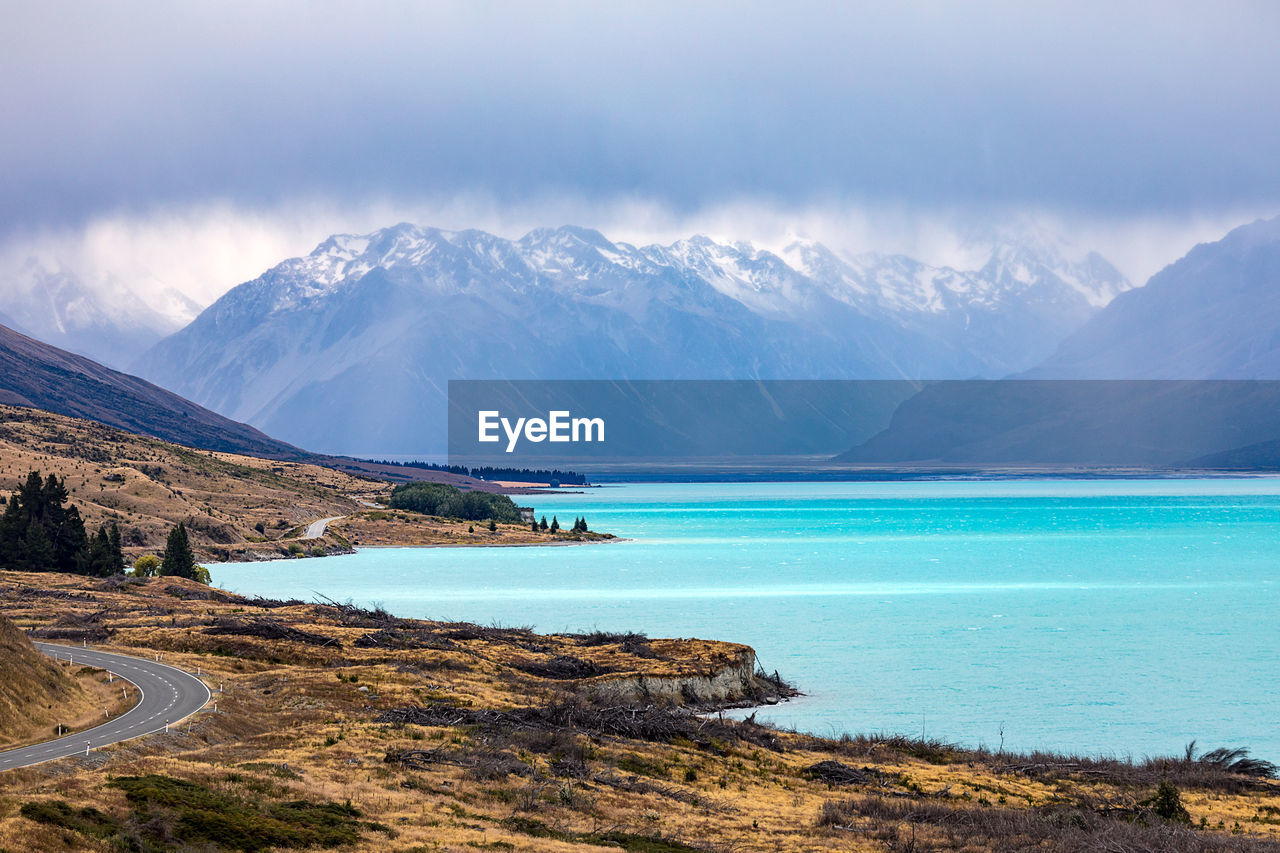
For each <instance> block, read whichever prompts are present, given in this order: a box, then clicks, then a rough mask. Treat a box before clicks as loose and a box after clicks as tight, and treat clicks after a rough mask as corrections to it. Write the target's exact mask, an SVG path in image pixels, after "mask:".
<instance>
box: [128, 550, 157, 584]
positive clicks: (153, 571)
mask: <svg viewBox="0 0 1280 853" xmlns="http://www.w3.org/2000/svg"><path fill="white" fill-rule="evenodd" d="M159 573H160V558H159V557H157V556H156V555H155V554H143V555H142V556H141V557H139V558H138V559H136V560H134V561H133V576H134V577H135V578H153V577H155V576H156V575H157V574H159Z"/></svg>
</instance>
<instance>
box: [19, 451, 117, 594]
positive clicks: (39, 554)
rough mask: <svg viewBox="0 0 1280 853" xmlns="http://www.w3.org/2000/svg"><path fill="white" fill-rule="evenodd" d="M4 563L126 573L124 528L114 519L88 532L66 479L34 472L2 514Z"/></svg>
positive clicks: (43, 568) (23, 567) (40, 569)
mask: <svg viewBox="0 0 1280 853" xmlns="http://www.w3.org/2000/svg"><path fill="white" fill-rule="evenodd" d="M0 566H4V567H6V568H9V569H16V570H18V571H25V572H70V573H72V574H78V575H92V576H95V577H107V576H108V575H119V574H123V573H124V552H123V551H122V550H121V547H120V528H119V527H118V526H117V525H116V523H115V522H112V523H111V524H109V525H102V526H101V527H99V528H98V532H97V533H95V534H94V535H93V536H89V535H88V534H87V533H86V532H85V527H84V520H83V519H81V518H80V510H78V509H76V508H75V507H74V506H67V487H66V483H65V482H64V481H61V480H59V479H58V478H57V476H56V475H54V474H50V475H49V476H48V477H47V478H46V477H42V476H41V475H40V473H39V472H37V471H32V472H31V473H30V474H28V475H27V479H26V481H25V482H24V483H23V484H22V485H21V486H20V487H19V488H18V491H16V492H14V493H13V494H12V495H10V496H9V502H8V503H7V504H6V505H5V509H4V515H3V516H0Z"/></svg>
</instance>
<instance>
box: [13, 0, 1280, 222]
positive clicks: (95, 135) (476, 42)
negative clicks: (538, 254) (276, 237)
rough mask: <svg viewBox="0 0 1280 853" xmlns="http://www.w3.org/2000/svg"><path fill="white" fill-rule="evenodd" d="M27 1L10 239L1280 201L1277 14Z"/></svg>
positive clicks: (1024, 7)
mask: <svg viewBox="0 0 1280 853" xmlns="http://www.w3.org/2000/svg"><path fill="white" fill-rule="evenodd" d="M632 6H633V8H627V9H623V8H622V4H587V3H553V4H545V5H541V6H538V7H535V6H533V5H531V4H498V3H459V4H445V3H441V4H432V5H426V4H410V3H349V4H348V3H303V2H280V3H274V4H268V5H265V6H264V5H260V4H223V3H209V4H162V3H158V2H157V3H140V2H133V3H128V2H125V3H117V4H96V5H94V4H73V3H56V2H55V3H49V4H28V5H27V6H26V7H25V8H21V9H15V10H12V11H13V20H12V21H11V22H10V26H9V27H7V28H6V29H7V33H6V34H5V35H0V73H2V74H3V79H4V81H5V83H4V87H3V89H0V159H3V162H5V163H6V168H5V169H4V170H3V171H0V228H3V229H5V230H12V229H13V228H15V227H18V226H27V227H29V226H31V225H32V224H41V223H74V222H77V221H82V220H84V219H86V218H88V217H90V216H93V215H95V214H99V213H101V212H103V211H108V210H119V209H125V210H130V209H146V208H147V207H149V206H154V205H156V204H163V203H172V202H190V201H199V200H206V199H222V200H227V201H229V202H232V203H235V204H239V205H244V206H249V207H252V206H259V205H269V204H275V203H279V202H281V201H283V200H287V199H289V198H293V197H297V196H300V195H303V196H305V195H322V196H326V197H329V198H335V199H339V200H341V199H344V198H347V199H359V198H364V197H368V196H371V195H402V196H404V197H410V198H411V197H415V196H422V195H437V196H438V195H441V194H446V193H449V192H470V191H478V192H484V193H487V194H489V195H492V196H494V197H496V198H498V199H510V200H512V201H515V200H519V199H527V198H530V197H535V196H537V195H539V194H546V193H556V192H563V193H573V194H576V195H581V196H585V197H601V198H606V197H614V196H618V195H628V194H631V195H643V196H646V197H651V198H654V199H656V200H658V201H660V202H661V203H663V204H665V205H669V206H671V207H672V208H674V209H677V210H679V209H684V210H691V209H695V208H697V207H699V206H705V205H707V204H712V203H716V202H718V201H721V200H724V199H726V198H734V197H755V198H763V199H775V200H777V201H778V202H779V203H782V204H792V205H794V204H800V203H805V202H807V201H813V200H832V199H836V200H840V199H857V200H860V201H862V202H870V203H875V202H876V201H878V200H882V201H892V202H894V203H897V204H906V205H921V206H936V205H959V206H965V205H978V206H981V205H1019V204H1034V205H1037V206H1041V207H1046V206H1047V207H1054V208H1061V209H1067V210H1075V211H1082V212H1095V213H1106V214H1109V215H1115V214H1124V213H1126V212H1127V213H1142V212H1149V211H1157V210H1166V211H1167V210H1203V209H1222V208H1226V207H1238V206H1241V205H1248V204H1259V203H1262V204H1268V203H1275V202H1276V201H1277V200H1280V159H1278V158H1276V157H1274V155H1273V152H1274V151H1276V150H1280V103H1277V100H1278V96H1277V94H1276V90H1275V85H1274V81H1275V80H1277V79H1280V52H1276V51H1275V50H1274V44H1275V43H1276V42H1277V37H1278V36H1280V12H1278V11H1277V9H1278V8H1280V7H1276V6H1275V5H1274V4H1269V3H1237V4H1227V5H1216V6H1215V8H1214V9H1212V10H1211V9H1209V7H1207V6H1204V5H1203V4H1198V5H1193V4H1189V3H1185V4H1179V3H1160V4H1149V3H1135V4H1124V5H1122V6H1120V7H1119V8H1117V7H1116V4H1101V3H1098V4H1089V3H1085V4H1079V3H1070V4H1068V3H1062V4H1053V3H1034V4H1023V3H996V2H988V3H976V4H954V3H919V4H913V5H910V6H891V4H844V5H842V4H830V5H825V4H805V3H798V4H778V5H776V6H770V7H764V6H763V4H758V5H757V4H729V3H702V4H692V5H690V4H676V3H670V4H661V3H659V4H632Z"/></svg>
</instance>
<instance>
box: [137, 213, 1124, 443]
mask: <svg viewBox="0 0 1280 853" xmlns="http://www.w3.org/2000/svg"><path fill="white" fill-rule="evenodd" d="M1129 287H1130V285H1129V283H1128V282H1127V281H1126V280H1125V278H1124V277H1123V276H1122V275H1121V274H1120V273H1119V272H1117V271H1116V269H1115V268H1114V267H1112V266H1111V264H1109V263H1108V262H1107V261H1106V260H1105V259H1103V258H1102V257H1101V256H1099V255H1098V254H1096V253H1091V252H1077V251H1071V250H1069V249H1067V248H1066V247H1064V246H1062V245H1060V244H1056V243H1054V242H1052V241H1038V242H1030V243H1022V244H1001V245H997V246H996V247H995V249H994V250H993V251H992V252H991V254H990V256H989V258H988V259H987V261H986V262H985V263H984V264H983V265H982V266H981V267H979V268H978V269H976V270H968V271H965V270H957V269H952V268H949V267H937V266H930V265H928V264H924V263H921V262H919V261H916V260H913V259H911V258H908V257H904V256H901V255H882V254H869V255H861V256H857V257H852V258H843V257H841V256H838V255H837V254H835V253H834V252H832V251H830V250H828V249H826V248H825V247H824V246H822V245H821V244H818V243H815V242H811V241H801V242H796V243H793V244H792V245H790V246H788V247H786V248H785V249H784V250H782V251H781V252H778V253H774V252H770V251H766V250H762V249H759V248H757V247H755V246H753V245H750V244H746V243H725V242H717V241H715V240H712V239H710V238H707V237H703V236H695V237H692V238H690V239H687V240H681V241H679V242H676V243H673V244H671V245H667V246H659V245H650V246H633V245H630V244H627V243H621V242H612V241H610V240H608V239H607V238H606V237H605V236H604V235H602V234H600V233H599V232H597V231H593V230H590V229H585V228H577V227H572V226H566V227H562V228H555V229H538V230H535V231H532V232H530V233H528V234H526V235H525V236H524V237H522V238H520V239H519V240H508V239H504V238H500V237H496V236H494V235H492V234H487V233H485V232H482V231H474V230H471V231H443V230H439V229H435V228H423V227H418V226H414V225H408V224H401V225H397V226H394V227H391V228H386V229H383V230H380V231H377V232H374V233H372V234H367V235H335V236H333V237H330V238H329V239H327V240H325V241H324V242H322V243H321V244H320V245H319V246H317V247H316V249H315V250H314V251H313V252H311V253H310V254H309V255H307V256H305V257H300V258H293V259H290V260H287V261H284V262H283V263H281V264H279V265H277V266H276V267H274V268H272V269H270V270H268V271H266V272H265V273H263V274H262V275H261V276H259V277H258V278H257V279H254V280H253V281H249V282H246V283H244V284H242V285H239V286H238V287H235V288H233V289H232V290H230V291H229V292H228V293H226V294H225V295H224V296H223V297H222V298H221V299H219V300H218V301H217V302H215V303H214V304H213V305H211V306H210V307H209V308H208V309H206V310H205V311H204V312H203V313H202V314H200V316H199V317H197V318H196V320H195V321H194V322H192V323H191V324H190V325H189V326H187V327H186V328H184V329H182V330H181V331H179V332H177V333H176V334H174V335H172V336H170V337H168V338H166V339H164V340H163V341H161V342H160V343H158V344H157V345H156V346H154V347H153V348H152V349H150V350H149V351H148V352H147V353H146V354H145V355H144V356H143V357H142V358H141V359H139V360H138V361H137V362H136V363H135V369H136V370H137V372H139V373H140V374H142V375H143V376H146V377H147V378H148V379H150V380H152V381H153V382H155V383H157V384H159V385H162V386H164V387H166V388H170V389H173V390H174V391H176V392H178V393H179V394H182V395H183V396H186V397H189V398H190V399H192V400H195V401H196V402H198V403H200V404H202V405H204V406H207V407H209V408H211V409H214V410H216V411H219V412H222V413H224V414H226V415H227V416H229V417H232V418H234V419H236V420H243V421H246V422H248V423H252V424H254V425H255V426H257V427H259V428H260V429H263V430H264V431H266V432H268V433H270V434H272V435H276V436H279V437H281V438H283V439H285V440H287V441H290V442H292V443H296V444H299V445H301V446H305V447H308V448H311V449H315V450H319V451H324V452H341V453H353V454H359V455H373V454H379V455H381V454H422V453H427V452H432V451H439V450H440V449H442V448H443V446H444V422H445V418H444V411H445V394H446V390H447V381H448V380H449V379H462V378H467V379H486V378H503V379H525V378H528V379H788V378H800V379H815V378H831V379H842V378H917V377H929V378H967V377H992V376H1003V375H1006V374H1009V373H1011V372H1017V371H1022V370H1027V369H1029V368H1031V367H1033V366H1035V365H1036V364H1038V363H1039V362H1040V361H1042V360H1043V359H1044V358H1046V357H1047V356H1048V355H1049V354H1050V353H1051V352H1052V350H1053V347H1054V345H1055V344H1056V343H1057V342H1058V341H1060V340H1061V339H1062V338H1063V337H1065V336H1066V335H1067V334H1069V333H1070V332H1072V331H1073V330H1075V329H1076V328H1078V327H1079V326H1080V325H1082V324H1083V323H1085V322H1086V321H1087V320H1088V319H1089V318H1090V317H1091V316H1093V314H1094V313H1096V312H1097V311H1098V310H1099V309H1100V308H1101V307H1102V306H1104V305H1106V304H1107V303H1109V302H1110V301H1111V300H1112V299H1113V298H1114V297H1115V296H1116V295H1117V294H1119V293H1122V292H1124V291H1125V290H1128V289H1129Z"/></svg>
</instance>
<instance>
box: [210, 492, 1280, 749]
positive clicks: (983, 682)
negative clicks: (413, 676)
mask: <svg viewBox="0 0 1280 853" xmlns="http://www.w3.org/2000/svg"><path fill="white" fill-rule="evenodd" d="M536 503H537V510H538V513H539V514H541V513H543V512H545V513H546V514H547V515H548V517H550V516H551V515H552V514H555V515H557V516H559V518H560V520H561V522H562V523H570V524H571V523H572V521H573V518H574V517H575V516H577V515H583V514H585V515H586V516H587V518H588V520H589V521H590V522H591V526H592V528H593V529H600V530H608V531H610V532H614V533H617V534H619V535H621V536H625V537H628V538H629V539H630V540H631V541H628V542H623V543H618V544H611V545H599V546H577V547H530V548H474V549H445V548H437V549H368V550H364V551H361V552H360V553H358V554H355V555H352V556H345V557H330V558H327V559H323V560H315V559H311V560H298V561H296V562H290V563H266V564H264V563H248V564H226V565H217V566H214V567H213V579H214V581H215V583H217V584H219V585H220V586H223V587H226V588H229V589H233V590H237V591H239V592H242V593H246V594H258V595H264V596H270V597H298V598H304V599H310V598H312V597H314V595H315V594H316V593H323V594H324V595H326V596H329V597H331V598H334V599H338V600H345V599H347V598H351V599H353V600H355V601H356V602H357V603H364V604H370V603H380V604H382V605H383V606H385V607H387V608H388V609H390V610H391V611H393V612H395V613H397V614H400V615H405V616H417V617H427V618H444V619H459V620H469V621H475V622H481V623H486V624H488V623H494V622H496V623H502V624H507V625H530V626H533V627H535V628H537V629H538V630H541V631H564V630H571V631H577V630H584V629H593V628H600V629H608V630H637V631H643V632H646V633H648V634H649V635H651V636H700V637H711V638H718V639H725V640H734V641H738V642H744V643H748V644H750V645H752V646H753V647H754V648H755V649H756V651H757V653H758V654H759V658H760V662H761V664H762V665H763V666H765V667H766V668H768V669H769V670H774V669H777V670H779V671H780V672H781V673H782V674H783V675H784V676H785V677H787V678H788V679H790V680H792V681H794V682H795V683H796V684H797V685H798V686H799V688H800V689H801V690H803V691H804V692H805V693H806V694H807V695H806V696H804V697H803V698H800V699H797V700H795V701H793V702H790V703H786V704H784V705H780V706H777V707H775V708H770V709H768V710H767V711H764V712H761V713H760V717H761V718H768V719H771V720H774V721H775V722H777V723H779V724H781V725H784V726H794V727H796V728H799V729H802V730H807V731H812V732H817V733H819V734H835V733H840V732H844V731H851V732H872V731H874V732H879V731H892V732H903V733H906V734H911V735H919V734H921V733H922V732H923V733H924V734H925V735H927V736H929V737H939V738H943V739H946V740H951V741H955V742H959V743H964V744H969V745H974V744H979V743H982V744H986V745H988V746H993V747H994V746H997V745H999V743H1000V742H1001V737H1002V732H1003V742H1004V745H1005V747H1006V748H1016V749H1030V748H1050V749H1056V750H1066V751H1072V752H1083V753H1089V754H1098V753H1105V754H1117V755H1129V754H1131V755H1135V756H1141V755H1146V754H1167V753H1172V752H1180V751H1181V749H1182V747H1183V746H1184V744H1186V742H1187V741H1189V740H1191V739H1193V738H1194V739H1197V740H1198V741H1199V742H1200V744H1201V746H1204V747H1214V746H1220V745H1229V746H1248V747H1251V748H1252V750H1253V753H1254V754H1255V755H1258V756H1261V757H1265V758H1269V759H1272V760H1276V759H1280V711H1278V710H1277V707H1278V706H1277V704H1276V690H1277V686H1280V685H1278V684H1277V680H1278V679H1277V662H1278V661H1280V652H1277V641H1278V640H1280V630H1278V629H1277V622H1276V615H1277V614H1276V605H1277V597H1276V581H1277V579H1278V577H1280V480H1277V479H1270V478H1267V479H1231V480H1157V481H1097V480H1092V481H1013V482H928V483H799V484H797V483H770V484H749V485H747V484H714V485H688V484H680V485H627V486H617V487H608V488H600V489H593V490H590V491H588V492H587V493H585V494H579V495H554V496H551V495H548V496H539V497H538V498H537V499H536Z"/></svg>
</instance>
